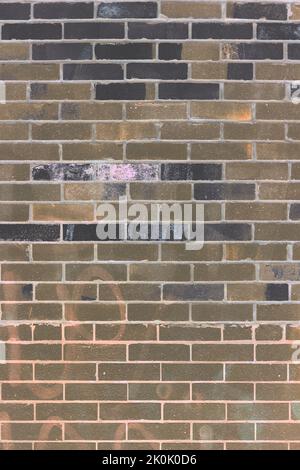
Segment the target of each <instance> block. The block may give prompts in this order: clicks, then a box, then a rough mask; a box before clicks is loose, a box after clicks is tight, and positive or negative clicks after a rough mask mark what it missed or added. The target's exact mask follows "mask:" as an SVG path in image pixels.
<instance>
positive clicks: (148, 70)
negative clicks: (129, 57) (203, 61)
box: [127, 62, 188, 80]
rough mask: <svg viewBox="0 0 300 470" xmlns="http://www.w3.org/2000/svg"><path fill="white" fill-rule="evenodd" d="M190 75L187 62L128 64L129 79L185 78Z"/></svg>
mask: <svg viewBox="0 0 300 470" xmlns="http://www.w3.org/2000/svg"><path fill="white" fill-rule="evenodd" d="M187 75H188V67H187V64H162V63H157V64H153V63H145V62H143V64H140V63H138V62H137V63H130V64H127V78H128V79H146V80H149V79H151V80H185V79H187Z"/></svg>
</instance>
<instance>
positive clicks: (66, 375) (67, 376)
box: [35, 362, 112, 400]
mask: <svg viewBox="0 0 300 470" xmlns="http://www.w3.org/2000/svg"><path fill="white" fill-rule="evenodd" d="M35 378H36V380H48V381H52V380H55V381H56V382H59V381H63V380H74V381H93V380H95V378H96V365H95V364H88V363H86V362H85V363H84V364H68V365H67V366H66V365H65V364H58V363H50V362H47V363H45V364H40V363H38V364H35ZM43 385H44V384H43ZM71 386H72V385H71V384H70V385H68V386H67V387H71ZM77 387H78V389H77V391H78V394H79V390H80V386H79V384H77ZM67 391H69V390H68V389H67ZM86 396H87V395H86ZM67 399H68V400H69V399H70V397H69V396H68V397H67ZM91 399H93V398H91ZM99 399H100V397H99ZM110 399H111V400H112V398H110Z"/></svg>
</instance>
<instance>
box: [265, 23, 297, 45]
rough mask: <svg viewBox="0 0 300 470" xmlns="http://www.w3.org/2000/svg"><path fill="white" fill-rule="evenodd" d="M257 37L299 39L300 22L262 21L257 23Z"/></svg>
mask: <svg viewBox="0 0 300 470" xmlns="http://www.w3.org/2000/svg"><path fill="white" fill-rule="evenodd" d="M257 38H258V39H262V40H269V39H283V40H295V41H299V38H300V24H299V23H261V24H258V25H257Z"/></svg>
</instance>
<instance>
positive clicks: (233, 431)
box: [193, 423, 254, 441]
mask: <svg viewBox="0 0 300 470" xmlns="http://www.w3.org/2000/svg"><path fill="white" fill-rule="evenodd" d="M193 438H194V439H195V440H199V439H200V440H205V441H207V440H216V441H233V440H235V439H236V440H239V441H240V440H242V441H243V440H245V441H251V440H253V439H254V424H245V423H238V424H236V423H226V424H225V423H224V424H223V423H220V424H216V423H208V424H207V425H205V423H201V424H194V426H193Z"/></svg>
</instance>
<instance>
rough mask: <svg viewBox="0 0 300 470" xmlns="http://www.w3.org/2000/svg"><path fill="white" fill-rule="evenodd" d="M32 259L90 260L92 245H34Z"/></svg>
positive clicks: (92, 254)
mask: <svg viewBox="0 0 300 470" xmlns="http://www.w3.org/2000/svg"><path fill="white" fill-rule="evenodd" d="M32 250H33V259H34V261H92V260H93V259H94V247H93V245H87V244H81V243H78V244H75V243H74V244H73V243H72V244H52V243H51V244H47V243H43V244H40V245H34V246H33V247H32Z"/></svg>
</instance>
